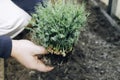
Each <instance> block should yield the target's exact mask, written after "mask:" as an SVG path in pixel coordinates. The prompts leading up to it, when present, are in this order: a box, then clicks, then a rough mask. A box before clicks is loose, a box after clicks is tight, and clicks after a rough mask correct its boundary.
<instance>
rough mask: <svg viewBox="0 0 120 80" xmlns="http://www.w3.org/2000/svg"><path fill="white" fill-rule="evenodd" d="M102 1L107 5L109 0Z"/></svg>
mask: <svg viewBox="0 0 120 80" xmlns="http://www.w3.org/2000/svg"><path fill="white" fill-rule="evenodd" d="M101 1H102V2H103V3H105V4H106V5H108V2H109V0H101Z"/></svg>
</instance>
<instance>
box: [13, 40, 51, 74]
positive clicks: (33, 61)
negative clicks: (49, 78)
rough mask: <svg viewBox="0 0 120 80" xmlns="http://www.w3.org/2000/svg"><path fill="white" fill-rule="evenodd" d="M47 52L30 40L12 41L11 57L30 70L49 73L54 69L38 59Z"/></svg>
mask: <svg viewBox="0 0 120 80" xmlns="http://www.w3.org/2000/svg"><path fill="white" fill-rule="evenodd" d="M46 53H47V51H46V50H45V49H44V48H43V47H42V46H37V45H35V44H34V43H32V42H30V41H28V40H12V53H11V56H12V57H14V58H15V59H17V60H18V61H19V62H20V63H21V64H22V65H24V66H25V67H27V68H28V69H33V70H38V71H41V72H48V71H51V70H52V69H53V67H50V66H46V65H45V64H44V63H43V62H42V61H41V60H39V59H38V58H37V55H38V54H41V55H44V54H46Z"/></svg>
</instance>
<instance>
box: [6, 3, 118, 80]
mask: <svg viewBox="0 0 120 80" xmlns="http://www.w3.org/2000/svg"><path fill="white" fill-rule="evenodd" d="M87 10H88V11H89V13H90V15H89V17H88V22H87V25H86V27H85V29H84V30H82V32H81V33H80V37H79V41H78V42H77V44H76V46H75V47H74V51H73V52H72V54H70V55H68V56H67V57H65V58H63V57H58V56H53V57H51V55H48V56H47V57H48V59H50V60H51V63H52V65H54V66H55V69H54V70H53V71H51V72H47V73H42V72H37V71H30V70H28V69H26V68H25V67H23V66H22V65H21V64H19V63H18V62H17V61H16V60H14V59H13V58H10V59H7V60H5V80H120V33H118V32H117V30H116V29H115V28H114V27H112V26H111V25H110V23H109V22H108V21H107V20H106V18H105V17H104V16H103V15H102V13H100V11H99V10H98V9H95V8H93V7H91V5H90V3H89V2H88V3H87ZM57 62H58V63H57Z"/></svg>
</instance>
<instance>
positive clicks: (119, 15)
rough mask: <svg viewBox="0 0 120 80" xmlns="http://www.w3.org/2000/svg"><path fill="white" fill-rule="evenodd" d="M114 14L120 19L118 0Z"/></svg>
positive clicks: (119, 2) (119, 3)
mask: <svg viewBox="0 0 120 80" xmlns="http://www.w3.org/2000/svg"><path fill="white" fill-rule="evenodd" d="M115 15H116V16H117V17H118V18H119V19H120V0H118V2H117V8H116V13H115Z"/></svg>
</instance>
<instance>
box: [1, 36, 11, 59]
mask: <svg viewBox="0 0 120 80" xmlns="http://www.w3.org/2000/svg"><path fill="white" fill-rule="evenodd" d="M11 50H12V40H11V38H10V37H8V36H0V57H1V58H5V59H6V58H8V57H10V54H11Z"/></svg>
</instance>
